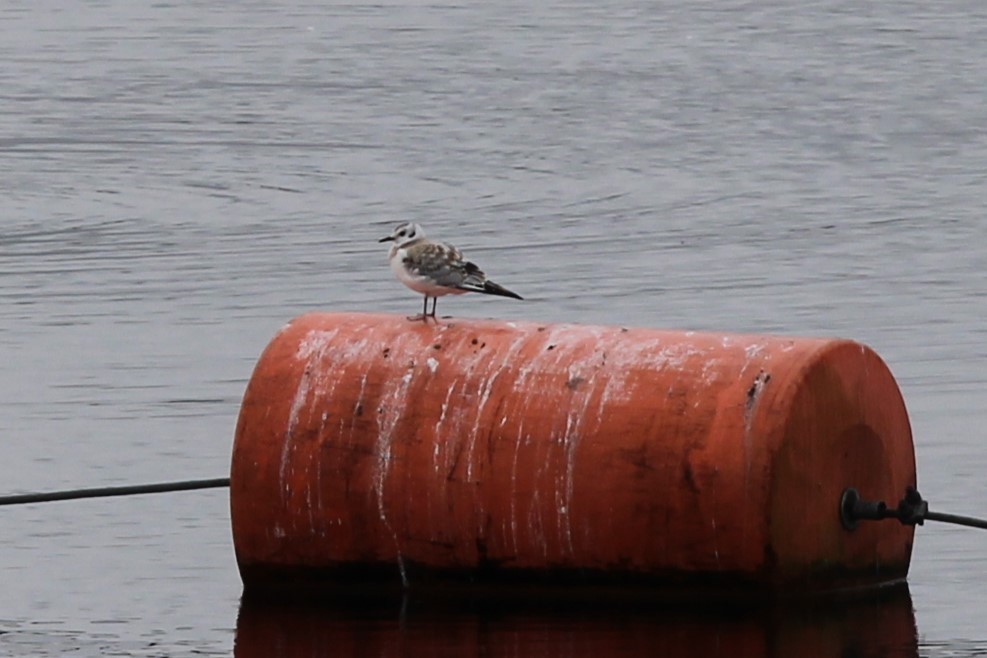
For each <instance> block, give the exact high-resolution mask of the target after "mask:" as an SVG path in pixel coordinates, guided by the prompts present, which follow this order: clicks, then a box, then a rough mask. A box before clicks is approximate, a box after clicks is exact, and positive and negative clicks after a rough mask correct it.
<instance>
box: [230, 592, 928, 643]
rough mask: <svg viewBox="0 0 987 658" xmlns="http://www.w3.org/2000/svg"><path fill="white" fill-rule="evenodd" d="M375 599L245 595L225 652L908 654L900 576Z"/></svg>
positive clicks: (909, 632)
mask: <svg viewBox="0 0 987 658" xmlns="http://www.w3.org/2000/svg"><path fill="white" fill-rule="evenodd" d="M409 598H411V599H413V600H414V602H413V603H412V604H411V605H409V606H404V607H402V606H401V605H400V601H391V600H387V599H386V597H385V600H383V601H381V600H379V599H375V600H373V601H362V602H360V601H356V602H355V601H353V600H352V599H351V598H348V597H344V598H342V599H340V600H336V601H334V600H320V601H318V602H317V604H313V603H312V602H311V601H303V602H295V601H284V600H282V599H280V598H279V599H276V600H273V601H272V600H271V599H270V597H267V596H258V597H256V598H253V597H250V596H247V597H245V598H244V599H243V600H242V601H241V603H240V613H239V615H238V617H237V623H236V643H235V644H234V651H233V655H234V656H235V658H270V656H321V655H325V654H326V652H327V647H331V648H332V652H333V655H339V656H357V655H371V656H376V655H390V654H395V653H400V655H406V656H440V655H461V656H478V655H485V656H529V655H537V656H571V657H573V658H596V656H614V655H619V656H662V657H663V658H694V657H695V656H799V657H800V658H831V657H832V656H865V655H880V656H882V657H887V658H916V657H917V656H918V655H919V649H918V634H917V632H916V629H915V613H914V612H913V609H912V600H911V596H910V595H909V593H908V586H907V585H906V584H904V583H902V584H901V585H897V586H893V587H885V588H880V589H872V590H868V591H866V592H858V593H856V594H855V595H854V597H853V598H852V599H848V598H846V597H838V599H837V600H832V601H830V600H823V601H820V600H817V599H816V598H812V599H810V600H806V599H803V600H802V601H794V602H793V601H790V600H786V601H785V602H784V603H777V602H768V603H758V602H750V601H748V602H745V605H729V606H716V605H715V604H713V605H711V602H710V601H709V600H708V599H704V600H703V601H702V602H699V601H695V602H693V603H692V604H690V603H685V604H683V602H681V601H676V602H675V604H674V605H665V604H662V603H658V604H657V605H656V604H654V603H653V602H647V601H641V600H639V599H629V600H626V601H620V600H614V599H607V600H606V604H605V605H599V601H597V605H592V604H591V605H581V604H572V603H569V604H568V605H566V604H563V603H562V602H560V601H559V600H555V601H551V602H550V605H545V602H544V601H535V602H532V601H530V600H528V599H525V598H523V597H516V596H515V597H511V598H510V599H507V600H503V601H497V600H494V601H491V600H484V601H483V602H482V604H481V605H461V604H457V603H456V602H452V603H453V605H450V602H449V601H443V600H431V599H429V600H423V598H416V597H414V596H413V595H412V596H411V597H409Z"/></svg>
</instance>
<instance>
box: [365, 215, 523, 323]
mask: <svg viewBox="0 0 987 658" xmlns="http://www.w3.org/2000/svg"><path fill="white" fill-rule="evenodd" d="M378 242H393V243H394V244H392V245H391V249H390V252H389V253H388V260H389V261H390V264H391V270H393V271H394V274H395V275H396V276H397V278H398V280H399V281H400V282H401V283H403V284H404V285H406V286H408V287H409V288H411V289H412V290H414V291H415V292H418V293H421V294H422V295H424V296H425V300H424V304H423V306H422V313H421V315H415V316H410V317H409V318H408V319H409V320H422V321H427V320H428V318H430V317H431V318H434V317H435V307H436V306H437V305H438V303H439V297H442V296H443V295H462V294H463V293H467V292H482V293H484V294H486V295H499V296H501V297H512V298H514V299H524V298H523V297H521V295H519V294H517V293H516V292H511V291H510V290H508V289H507V288H504V287H503V286H499V285H497V284H496V283H494V282H493V281H490V280H488V279H487V275H486V274H484V273H483V272H482V271H481V270H480V268H479V267H477V266H476V265H475V264H474V263H472V262H470V261H468V260H466V259H465V258H463V252H461V251H460V250H459V249H457V248H456V247H453V246H452V245H450V244H446V243H444V242H434V241H432V240H429V239H428V238H426V237H425V231H424V230H422V227H421V226H420V225H419V224H416V223H414V222H404V223H403V224H398V225H397V226H395V227H394V230H393V231H391V234H390V235H388V236H385V237H383V238H381V239H380V240H378ZM429 299H431V300H432V312H431V313H429V311H428V300H429Z"/></svg>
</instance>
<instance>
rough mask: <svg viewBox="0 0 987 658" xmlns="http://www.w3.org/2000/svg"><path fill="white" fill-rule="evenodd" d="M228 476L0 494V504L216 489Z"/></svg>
mask: <svg viewBox="0 0 987 658" xmlns="http://www.w3.org/2000/svg"><path fill="white" fill-rule="evenodd" d="M229 486H230V479H229V478H213V479H211V480H185V481H184V482H158V483H156V484H134V485H128V486H122V487H95V488H93V489H70V490H68V491H47V492H39V493H26V494H14V495H11V496H0V505H28V504H31V503H50V502H52V501H56V500H74V499H77V498H107V497H110V496H135V495H139V494H152V493H166V492H170V491H192V490H195V489H218V488H220V487H229Z"/></svg>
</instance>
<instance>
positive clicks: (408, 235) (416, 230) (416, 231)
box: [377, 222, 425, 247]
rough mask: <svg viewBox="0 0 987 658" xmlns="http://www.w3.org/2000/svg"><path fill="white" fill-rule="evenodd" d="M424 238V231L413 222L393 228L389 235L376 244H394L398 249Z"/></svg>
mask: <svg viewBox="0 0 987 658" xmlns="http://www.w3.org/2000/svg"><path fill="white" fill-rule="evenodd" d="M424 237H425V231H423V230H422V227H421V226H419V225H418V224H415V223H414V222H405V223H403V224H398V225H397V226H395V227H394V230H393V231H391V234H390V235H388V236H386V237H383V238H381V239H380V240H378V241H377V242H394V243H395V244H396V245H397V246H398V247H403V246H404V245H406V244H408V243H409V242H414V241H415V240H420V239H421V238H424Z"/></svg>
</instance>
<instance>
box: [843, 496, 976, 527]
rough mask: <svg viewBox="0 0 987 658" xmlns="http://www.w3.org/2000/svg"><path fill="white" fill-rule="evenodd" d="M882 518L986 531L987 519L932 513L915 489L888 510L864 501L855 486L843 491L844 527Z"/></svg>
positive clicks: (909, 523)
mask: <svg viewBox="0 0 987 658" xmlns="http://www.w3.org/2000/svg"><path fill="white" fill-rule="evenodd" d="M882 519H898V521H899V522H900V523H901V524H902V525H924V524H925V522H926V521H939V522H941V523H953V524H956V525H963V526H967V527H970V528H980V529H981V530H987V520H984V519H978V518H975V517H972V516H960V515H959V514H944V513H942V512H931V511H929V503H928V501H926V500H924V499H923V498H922V494H920V493H919V492H918V489H916V488H915V487H912V486H909V487H908V488H906V489H905V497H904V498H902V499H901V500H900V501H898V505H897V507H888V505H887V503H885V502H884V501H883V500H864V499H862V498H861V497H860V493H859V492H858V491H857V490H856V489H854V488H853V487H850V488H849V489H846V490H844V491H843V496H842V497H841V498H840V521H841V522H842V523H843V527H844V528H846V529H847V530H853V529H855V528H856V527H857V524H858V521H880V520H882Z"/></svg>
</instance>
